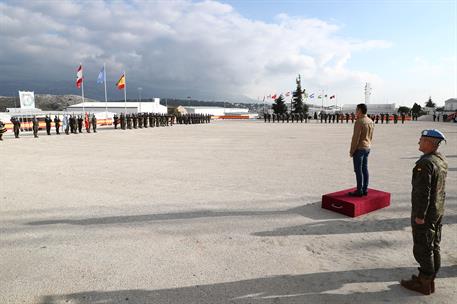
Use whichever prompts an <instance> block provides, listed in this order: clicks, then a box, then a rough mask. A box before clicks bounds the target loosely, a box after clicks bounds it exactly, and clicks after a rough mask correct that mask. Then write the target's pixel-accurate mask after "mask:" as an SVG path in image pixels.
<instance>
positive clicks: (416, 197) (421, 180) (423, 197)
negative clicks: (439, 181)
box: [411, 161, 433, 219]
mask: <svg viewBox="0 0 457 304" xmlns="http://www.w3.org/2000/svg"><path fill="white" fill-rule="evenodd" d="M432 174H433V165H432V164H431V163H429V162H424V161H421V162H419V163H417V165H416V167H414V170H413V182H412V184H413V185H412V186H413V191H412V195H411V199H412V207H413V213H414V214H415V216H416V217H417V218H420V219H424V218H425V215H426V214H427V209H428V206H429V203H430V190H431V184H432Z"/></svg>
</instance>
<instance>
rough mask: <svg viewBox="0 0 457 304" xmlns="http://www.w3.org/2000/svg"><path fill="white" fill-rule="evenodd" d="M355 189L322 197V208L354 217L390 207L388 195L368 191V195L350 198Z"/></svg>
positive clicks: (382, 192)
mask: <svg viewBox="0 0 457 304" xmlns="http://www.w3.org/2000/svg"><path fill="white" fill-rule="evenodd" d="M354 190H355V188H352V189H346V190H342V191H338V192H334V193H329V194H324V195H322V208H324V209H328V210H332V211H335V212H338V213H342V214H344V215H347V216H351V217H356V216H359V215H362V214H365V213H369V212H371V211H374V210H378V209H381V208H384V207H387V206H389V205H390V193H388V192H384V191H379V190H374V189H368V195H367V196H362V197H352V196H349V195H348V193H349V192H352V191H354Z"/></svg>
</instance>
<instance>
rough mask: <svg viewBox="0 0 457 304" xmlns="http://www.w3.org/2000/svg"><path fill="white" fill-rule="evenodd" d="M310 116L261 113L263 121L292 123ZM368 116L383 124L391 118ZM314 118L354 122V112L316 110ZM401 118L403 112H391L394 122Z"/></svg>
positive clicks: (376, 115)
mask: <svg viewBox="0 0 457 304" xmlns="http://www.w3.org/2000/svg"><path fill="white" fill-rule="evenodd" d="M311 117H312V116H308V115H307V114H303V113H283V114H269V113H265V114H264V115H263V119H264V122H273V123H274V122H280V121H281V122H283V123H284V122H289V121H292V123H293V122H294V121H296V122H303V121H305V122H308V119H311ZM368 117H370V118H371V119H372V120H373V121H374V122H375V123H379V121H381V123H382V124H383V123H384V121H385V122H386V123H389V121H390V119H391V115H390V114H371V115H368ZM313 118H314V120H316V121H317V120H320V122H321V123H340V122H341V123H343V122H344V121H346V123H349V120H350V121H351V122H352V123H354V121H355V114H354V113H350V114H349V113H346V114H343V113H334V114H330V113H323V112H321V113H320V114H319V115H318V114H317V112H315V113H314V116H313ZM399 119H400V120H401V122H402V123H405V119H406V115H405V114H401V115H400V116H399V115H397V114H393V121H394V123H398V120H399Z"/></svg>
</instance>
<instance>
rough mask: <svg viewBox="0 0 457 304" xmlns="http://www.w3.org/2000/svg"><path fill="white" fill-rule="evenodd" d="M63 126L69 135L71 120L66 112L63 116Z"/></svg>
mask: <svg viewBox="0 0 457 304" xmlns="http://www.w3.org/2000/svg"><path fill="white" fill-rule="evenodd" d="M62 127H63V130H64V131H65V134H67V135H69V133H70V121H69V119H68V115H67V114H65V115H64V116H63V121H62Z"/></svg>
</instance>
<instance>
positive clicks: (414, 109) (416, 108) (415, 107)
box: [411, 103, 422, 115]
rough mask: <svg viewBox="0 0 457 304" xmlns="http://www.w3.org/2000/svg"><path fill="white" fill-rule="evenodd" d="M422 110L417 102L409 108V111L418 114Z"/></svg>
mask: <svg viewBox="0 0 457 304" xmlns="http://www.w3.org/2000/svg"><path fill="white" fill-rule="evenodd" d="M421 112H422V107H421V106H420V105H418V104H417V103H414V105H413V107H412V108H411V113H413V114H416V115H419V114H421Z"/></svg>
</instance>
